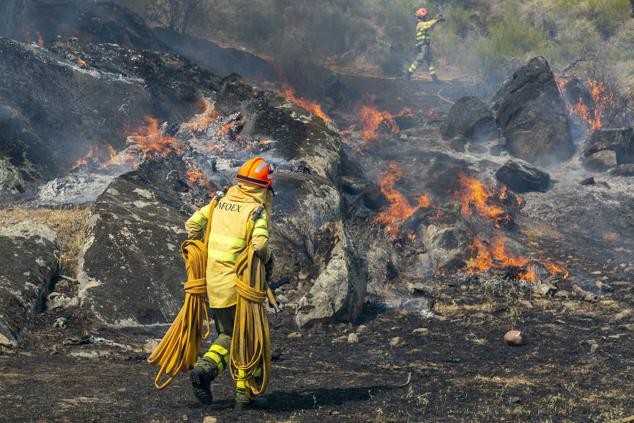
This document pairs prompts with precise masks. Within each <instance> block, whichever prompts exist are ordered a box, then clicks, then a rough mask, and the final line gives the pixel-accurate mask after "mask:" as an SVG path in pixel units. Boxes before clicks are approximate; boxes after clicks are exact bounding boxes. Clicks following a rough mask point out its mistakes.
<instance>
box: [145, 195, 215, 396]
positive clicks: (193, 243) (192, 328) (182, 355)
mask: <svg viewBox="0 0 634 423" xmlns="http://www.w3.org/2000/svg"><path fill="white" fill-rule="evenodd" d="M218 200H219V197H218V196H216V197H215V198H214V199H213V201H212V202H211V204H210V207H209V216H208V218H207V219H208V220H207V225H206V226H207V228H206V233H205V242H204V243H203V242H202V241H198V240H187V241H185V242H183V244H182V245H181V254H182V256H183V259H185V271H186V273H187V282H185V286H184V288H185V302H184V304H183V307H182V308H181V310H180V312H179V313H178V315H177V316H176V319H174V322H172V325H171V326H170V328H169V330H168V331H167V333H166V334H165V336H164V337H163V339H162V340H161V342H160V343H159V344H158V345H157V346H156V348H154V351H152V354H150V357H149V358H148V360H147V361H148V363H150V364H154V365H156V366H159V367H160V369H159V372H158V374H157V375H156V378H155V379H154V386H155V387H156V389H163V388H165V387H166V386H167V385H169V384H170V383H171V382H172V380H174V378H175V377H176V375H177V374H178V373H179V372H180V371H182V370H186V371H187V370H191V369H192V368H193V367H194V365H195V364H196V360H198V353H199V352H200V343H201V341H202V340H203V339H206V338H207V337H208V336H209V332H210V324H209V313H208V311H207V278H206V270H207V243H208V239H209V231H210V228H211V224H210V222H211V219H212V217H213V212H214V209H215V208H216V204H217V203H218ZM203 322H204V323H205V325H206V328H207V329H206V331H205V333H204V334H203ZM164 376H167V380H165V382H163V383H161V382H160V380H161V379H162V378H163V377H164Z"/></svg>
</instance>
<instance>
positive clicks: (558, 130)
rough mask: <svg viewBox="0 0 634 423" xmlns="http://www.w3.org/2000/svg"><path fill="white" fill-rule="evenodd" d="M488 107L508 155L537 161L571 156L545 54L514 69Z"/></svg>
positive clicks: (567, 128)
mask: <svg viewBox="0 0 634 423" xmlns="http://www.w3.org/2000/svg"><path fill="white" fill-rule="evenodd" d="M492 108H493V111H494V112H495V114H496V119H497V122H498V125H499V126H500V128H501V129H502V133H503V135H504V138H505V139H506V145H507V147H508V150H509V152H510V153H511V154H512V155H514V156H516V157H519V158H521V159H524V160H526V161H528V162H531V163H537V164H552V163H557V162H561V161H563V160H567V159H569V158H570V157H572V155H573V153H574V146H573V143H572V134H571V130H570V126H569V125H568V117H567V113H566V108H565V104H564V101H563V100H562V98H561V96H560V95H559V90H558V88H557V84H556V83H555V77H554V75H553V73H552V71H551V69H550V66H549V64H548V61H547V60H546V59H545V58H543V57H536V58H534V59H532V60H531V61H530V62H529V63H528V64H527V65H525V66H523V67H522V68H520V69H519V70H517V71H516V72H515V73H514V74H513V77H512V78H511V79H510V80H508V81H507V82H506V83H504V85H503V86H502V87H501V88H500V90H499V91H498V92H497V93H496V95H495V96H494V98H493V104H492Z"/></svg>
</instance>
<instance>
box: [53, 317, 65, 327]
mask: <svg viewBox="0 0 634 423" xmlns="http://www.w3.org/2000/svg"><path fill="white" fill-rule="evenodd" d="M67 323H68V320H67V319H66V318H65V317H58V318H57V319H55V321H54V322H53V327H54V328H61V329H65V328H66V324H67Z"/></svg>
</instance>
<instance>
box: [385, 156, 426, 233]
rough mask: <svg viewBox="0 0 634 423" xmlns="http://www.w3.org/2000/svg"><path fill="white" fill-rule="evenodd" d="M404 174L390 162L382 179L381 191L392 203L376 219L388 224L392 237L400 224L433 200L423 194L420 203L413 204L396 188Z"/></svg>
mask: <svg viewBox="0 0 634 423" xmlns="http://www.w3.org/2000/svg"><path fill="white" fill-rule="evenodd" d="M402 176H403V170H402V169H401V168H400V166H399V165H398V164H397V163H395V162H390V163H388V172H387V173H386V174H385V175H383V177H382V178H381V181H380V185H381V192H383V194H384V195H385V197H386V198H387V200H388V201H389V203H390V207H389V208H388V209H387V210H385V211H383V212H381V213H379V214H378V215H376V216H375V217H374V219H373V220H374V221H375V222H377V223H380V224H383V225H386V226H387V229H386V232H387V233H388V234H389V235H390V237H391V238H392V239H396V237H397V236H398V230H399V228H400V226H401V225H402V224H403V223H405V222H406V221H407V219H409V218H410V217H411V216H412V215H413V214H414V213H416V211H417V210H419V209H421V208H427V207H430V206H431V204H432V202H431V200H430V199H429V197H427V196H425V195H421V196H419V197H418V203H417V204H416V205H415V206H412V205H411V204H410V202H409V201H408V200H407V198H405V196H404V195H403V194H401V193H400V192H399V191H398V190H397V189H396V183H397V182H398V181H399V180H400V179H401V177H402Z"/></svg>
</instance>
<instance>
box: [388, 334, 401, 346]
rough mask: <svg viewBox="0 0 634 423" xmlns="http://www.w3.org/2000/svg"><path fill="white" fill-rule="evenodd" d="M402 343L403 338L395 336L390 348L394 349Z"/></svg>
mask: <svg viewBox="0 0 634 423" xmlns="http://www.w3.org/2000/svg"><path fill="white" fill-rule="evenodd" d="M400 343H401V338H399V337H398V336H395V337H394V338H392V339H390V346H392V347H396V346H397V345H398V344H400Z"/></svg>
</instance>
